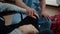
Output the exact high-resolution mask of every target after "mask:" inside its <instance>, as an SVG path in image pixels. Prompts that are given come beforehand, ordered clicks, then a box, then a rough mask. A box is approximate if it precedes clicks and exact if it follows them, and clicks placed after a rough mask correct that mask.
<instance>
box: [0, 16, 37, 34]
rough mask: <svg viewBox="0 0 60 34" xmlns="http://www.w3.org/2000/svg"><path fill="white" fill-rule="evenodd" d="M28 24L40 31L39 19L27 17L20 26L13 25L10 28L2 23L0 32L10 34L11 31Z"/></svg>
mask: <svg viewBox="0 0 60 34" xmlns="http://www.w3.org/2000/svg"><path fill="white" fill-rule="evenodd" d="M28 24H32V25H33V26H35V27H36V28H37V29H38V20H37V19H33V18H31V17H29V16H27V17H26V18H25V19H23V20H22V21H21V22H20V23H18V24H12V25H9V26H6V25H4V24H2V22H1V23H0V32H1V33H3V32H4V33H3V34H5V33H10V32H11V31H13V30H14V29H15V28H18V27H20V26H22V25H28Z"/></svg>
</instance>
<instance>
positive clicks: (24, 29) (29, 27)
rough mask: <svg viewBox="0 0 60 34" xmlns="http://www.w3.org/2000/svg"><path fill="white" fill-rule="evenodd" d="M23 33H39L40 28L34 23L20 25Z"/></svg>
mask: <svg viewBox="0 0 60 34" xmlns="http://www.w3.org/2000/svg"><path fill="white" fill-rule="evenodd" d="M20 30H21V32H22V33H23V34H37V33H38V30H37V29H36V28H35V27H34V26H33V25H23V26H21V27H20Z"/></svg>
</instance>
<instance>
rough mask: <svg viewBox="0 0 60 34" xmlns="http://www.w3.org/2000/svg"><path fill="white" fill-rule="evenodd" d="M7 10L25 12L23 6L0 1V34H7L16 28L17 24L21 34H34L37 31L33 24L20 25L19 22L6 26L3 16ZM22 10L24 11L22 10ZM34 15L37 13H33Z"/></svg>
mask: <svg viewBox="0 0 60 34" xmlns="http://www.w3.org/2000/svg"><path fill="white" fill-rule="evenodd" d="M9 11H12V12H13V11H14V12H22V13H26V10H25V9H23V8H20V7H17V6H15V5H12V4H7V3H1V2H0V34H9V33H10V32H11V31H13V30H14V29H15V28H18V27H19V26H20V30H21V32H22V33H23V34H30V33H31V34H36V33H37V32H38V30H37V29H36V28H35V27H34V26H33V25H31V24H28V25H21V24H20V23H21V22H20V23H18V24H13V25H9V26H6V25H5V22H4V18H3V16H5V15H7V14H8V13H10V12H9ZM23 11H25V12H23ZM6 12H7V14H6ZM34 15H36V16H37V13H35V14H34ZM29 27H30V28H29Z"/></svg>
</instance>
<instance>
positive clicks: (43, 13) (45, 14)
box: [41, 12, 49, 18]
mask: <svg viewBox="0 0 60 34" xmlns="http://www.w3.org/2000/svg"><path fill="white" fill-rule="evenodd" d="M41 15H42V16H44V17H45V18H49V15H48V14H47V13H45V12H42V13H41Z"/></svg>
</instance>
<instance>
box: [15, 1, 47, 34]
mask: <svg viewBox="0 0 60 34" xmlns="http://www.w3.org/2000/svg"><path fill="white" fill-rule="evenodd" d="M45 3H46V2H45V0H41V3H40V7H41V11H42V13H41V15H43V16H45V17H47V16H48V15H47V14H46V13H45V12H44V11H45V5H46V4H45ZM16 5H17V6H19V7H22V8H24V9H26V10H27V11H26V14H27V15H28V16H30V17H33V18H36V17H35V16H37V17H39V16H38V14H37V11H36V10H35V9H32V8H30V7H29V6H27V5H26V4H25V3H24V2H23V0H16ZM34 15H35V16H34ZM27 26H28V25H27ZM28 27H29V26H28ZM23 29H24V30H23ZM26 29H28V30H27V31H26ZM20 30H21V31H23V34H36V33H38V30H37V31H36V29H34V27H33V26H30V28H25V27H23V26H22V27H20ZM32 31H35V32H32Z"/></svg>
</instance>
